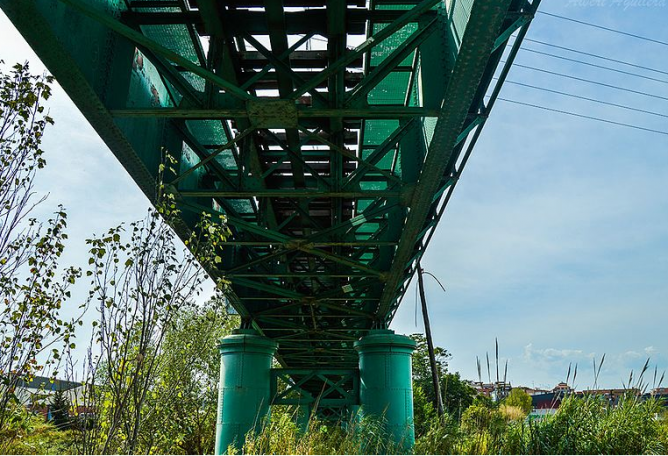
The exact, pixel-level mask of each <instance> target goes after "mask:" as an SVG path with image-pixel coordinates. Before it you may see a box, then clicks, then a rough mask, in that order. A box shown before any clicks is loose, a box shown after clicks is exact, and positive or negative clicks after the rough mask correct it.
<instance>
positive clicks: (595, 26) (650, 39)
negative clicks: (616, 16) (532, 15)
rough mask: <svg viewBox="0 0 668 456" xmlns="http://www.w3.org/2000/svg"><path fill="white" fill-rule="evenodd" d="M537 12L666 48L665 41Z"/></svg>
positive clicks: (666, 43)
mask: <svg viewBox="0 0 668 456" xmlns="http://www.w3.org/2000/svg"><path fill="white" fill-rule="evenodd" d="M538 12H539V13H540V14H544V15H546V16H550V17H554V18H557V19H562V20H564V21H570V22H575V23H576V24H580V25H586V26H588V27H594V28H597V29H600V30H605V31H607V32H613V33H618V34H620V35H625V36H630V37H632V38H637V39H639V40H644V41H649V42H650V43H656V44H660V45H662V46H668V42H666V41H661V40H656V39H654V38H648V37H646V36H641V35H636V34H635V33H629V32H624V31H621V30H617V29H613V28H609V27H604V26H602V25H598V24H592V23H591V22H585V21H581V20H578V19H573V18H571V17H566V16H560V15H558V14H554V13H548V12H546V11H538Z"/></svg>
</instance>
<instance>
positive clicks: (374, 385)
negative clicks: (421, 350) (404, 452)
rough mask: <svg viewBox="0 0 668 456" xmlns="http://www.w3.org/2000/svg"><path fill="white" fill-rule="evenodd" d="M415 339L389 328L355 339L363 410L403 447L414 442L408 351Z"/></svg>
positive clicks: (412, 348)
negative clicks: (379, 420) (377, 419)
mask: <svg viewBox="0 0 668 456" xmlns="http://www.w3.org/2000/svg"><path fill="white" fill-rule="evenodd" d="M415 347H416V343H415V341H414V340H413V339H411V338H410V337H406V336H402V335H399V334H395V333H394V331H392V330H389V329H385V330H383V329H381V330H374V331H371V332H369V334H368V335H367V336H365V337H363V338H362V339H360V340H359V341H357V342H355V350H357V352H358V353H359V365H360V400H361V403H362V413H363V414H365V415H370V416H375V417H376V418H381V419H382V420H383V422H384V423H385V426H386V430H387V432H388V433H390V434H391V435H392V436H393V437H394V440H395V442H396V443H397V444H398V445H399V446H400V447H401V448H403V449H410V448H412V447H413V444H414V443H415V428H414V426H413V381H412V376H411V372H412V371H411V354H412V353H413V351H414V350H415Z"/></svg>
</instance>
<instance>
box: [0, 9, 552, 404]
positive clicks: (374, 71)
mask: <svg viewBox="0 0 668 456" xmlns="http://www.w3.org/2000/svg"><path fill="white" fill-rule="evenodd" d="M538 2H539V0H533V1H528V0H476V1H473V0H448V1H446V2H443V1H442V0H423V1H416V0H85V1H84V0H21V1H15V0H0V6H1V7H2V9H3V10H4V11H5V12H6V14H8V16H9V17H10V19H11V20H12V21H13V22H14V24H15V25H16V26H17V27H18V28H19V30H20V31H21V33H22V34H23V35H24V36H25V38H26V39H27V40H28V42H29V43H30V44H31V46H32V47H33V48H34V49H35V50H36V52H37V54H38V55H39V56H40V57H41V58H42V60H43V61H44V62H45V64H46V65H47V67H48V68H49V69H50V71H51V72H52V73H53V74H54V75H55V76H56V78H57V79H58V81H59V83H60V84H61V85H62V86H63V87H64V89H65V90H66V91H67V93H68V94H69V95H70V97H71V98H72V99H73V100H74V102H75V103H76V104H77V106H78V107H79V108H80V109H81V111H82V112H83V114H84V115H85V116H86V118H87V119H88V121H89V122H90V123H91V124H92V125H93V127H94V128H95V129H96V130H97V132H98V133H99V134H100V135H101V137H102V138H103V139H104V140H105V141H106V143H107V144H108V145H109V147H110V148H111V150H112V151H113V152H114V154H115V155H116V156H117V157H118V159H119V160H120V162H121V163H122V164H123V166H124V167H125V168H126V169H127V171H128V172H129V173H130V174H131V176H132V177H133V179H134V180H135V181H136V182H137V184H138V185H139V187H140V188H141V189H142V190H143V191H144V193H145V194H146V195H147V196H148V197H149V198H151V199H152V200H153V199H154V197H155V186H156V179H157V176H158V169H159V166H160V163H161V160H162V157H161V150H168V151H170V153H172V154H175V155H176V156H177V158H178V160H179V164H178V172H177V173H176V174H175V175H173V176H171V177H170V178H169V179H168V180H169V182H168V184H169V185H168V187H169V189H170V191H172V192H173V193H174V194H175V195H176V196H177V200H178V204H179V207H180V209H181V210H182V211H183V220H184V222H185V224H186V226H189V227H193V226H194V224H195V222H196V220H197V217H198V214H200V213H201V212H202V211H204V212H208V213H211V214H217V215H221V216H224V217H225V218H226V220H227V223H228V225H229V227H230V229H231V231H232V236H231V238H230V240H229V242H228V243H227V244H226V246H225V247H224V248H223V249H222V251H221V257H222V259H223V261H222V264H223V270H222V271H211V272H212V273H213V274H214V275H218V276H221V275H222V276H224V277H225V278H226V279H227V280H229V281H230V282H231V289H232V292H231V293H230V295H229V299H230V302H231V304H232V305H233V306H234V308H235V309H236V310H237V311H238V313H239V314H240V315H241V317H242V319H243V321H244V325H245V326H246V327H251V326H252V327H253V328H255V329H257V330H258V331H260V332H261V333H262V334H263V335H265V336H267V337H269V338H271V339H273V340H275V341H277V342H278V343H279V350H278V359H279V361H280V362H281V364H282V365H283V366H284V367H285V368H289V369H295V372H301V371H299V369H314V368H319V367H321V368H322V369H330V370H332V369H334V370H335V369H341V370H342V372H348V370H350V369H356V368H357V354H356V353H355V351H354V350H353V342H354V341H355V340H357V339H359V338H360V337H361V336H363V335H364V334H366V332H367V331H369V330H370V329H372V328H386V327H387V326H388V325H389V323H390V322H391V320H392V318H393V316H394V313H395V311H396V309H397V306H398V304H399V302H400V301H401V298H402V296H403V295H404V293H405V291H406V287H407V285H408V282H409V281H410V279H411V277H412V275H413V274H414V272H415V264H416V262H417V261H418V260H419V259H420V257H421V256H422V254H423V253H424V250H425V248H426V247H427V245H428V244H429V241H430V239H431V238H432V235H433V233H434V229H435V228H436V225H437V223H438V222H439V220H440V218H441V216H442V214H443V211H444V209H445V206H446V204H447V202H448V200H449V198H450V195H451V194H452V191H453V189H454V187H455V185H456V182H457V180H458V179H459V177H460V175H461V172H462V169H463V168H464V166H465V164H466V161H467V159H468V157H469V154H470V153H471V150H472V149H473V146H474V145H475V143H476V140H477V139H478V136H479V134H480V131H481V129H482V127H483V125H484V124H485V122H486V120H487V117H488V115H489V112H490V110H491V108H492V106H493V105H494V102H495V100H496V97H497V95H498V93H499V90H500V87H501V84H502V83H503V81H504V79H505V77H506V75H507V73H508V70H509V68H510V66H511V64H512V61H513V59H514V57H515V54H516V53H517V51H518V49H519V46H520V44H521V42H522V38H523V37H524V35H525V33H526V32H527V28H528V26H529V23H530V21H531V19H532V18H533V15H534V13H535V11H536V8H537V7H538ZM511 38H514V40H512V39H511ZM509 43H510V44H509ZM504 56H505V61H502V58H504ZM286 372H289V371H286ZM314 375H315V374H314ZM303 378H306V377H305V376H303ZM313 378H316V379H317V375H315V376H314V377H313ZM347 378H348V377H346V379H347ZM311 380H312V378H311V377H309V378H306V380H304V381H303V382H302V383H303V384H304V385H308V382H309V381H311ZM346 381H348V380H346ZM349 381H351V382H352V381H353V380H352V377H351V379H350V380H349ZM315 383H318V382H315ZM315 383H314V384H315ZM318 384H319V383H318ZM314 388H316V387H315V386H314ZM336 390H337V388H335V387H333V389H332V391H334V392H336ZM314 392H315V393H317V391H312V393H314ZM342 394H343V395H345V394H344V393H342ZM332 400H333V401H334V402H333V403H335V402H336V398H334V399H332Z"/></svg>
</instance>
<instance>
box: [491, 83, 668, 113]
mask: <svg viewBox="0 0 668 456" xmlns="http://www.w3.org/2000/svg"><path fill="white" fill-rule="evenodd" d="M494 79H497V78H494ZM505 83H506V84H514V85H518V86H522V87H528V88H530V89H535V90H541V91H543V92H549V93H554V94H557V95H563V96H566V97H571V98H577V99H579V100H585V101H591V102H593V103H599V104H603V105H607V106H613V107H615V108H622V109H628V110H629V111H635V112H640V113H643V114H651V115H653V116H658V117H665V118H668V114H662V113H660V112H655V111H647V110H646V109H640V108H634V107H632V106H626V105H622V104H618V103H612V102H609V101H603V100H597V99H596V98H589V97H585V96H582V95H576V94H573V93H568V92H562V91H559V90H553V89H548V88H545V87H538V86H534V85H531V84H525V83H523V82H518V81H510V80H506V82H505Z"/></svg>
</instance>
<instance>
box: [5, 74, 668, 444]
mask: <svg viewBox="0 0 668 456" xmlns="http://www.w3.org/2000/svg"><path fill="white" fill-rule="evenodd" d="M51 82H52V79H51V78H50V77H48V76H34V75H31V74H30V72H29V69H28V66H27V65H17V66H15V67H13V69H12V70H10V71H9V73H3V72H2V69H1V68H0V162H1V164H2V167H1V168H0V349H1V350H0V453H6V454H68V453H80V454H120V453H122V454H135V453H141V454H149V453H150V454H153V453H162V454H208V453H211V452H212V451H213V444H214V434H215V420H216V407H217V388H216V385H217V382H218V375H219V368H220V365H219V356H218V353H216V350H215V346H216V341H217V340H218V339H220V338H221V337H223V336H224V335H226V334H229V333H230V331H231V330H232V329H233V328H235V327H238V324H239V322H238V321H237V320H236V319H235V317H232V316H229V315H228V314H227V313H226V311H225V305H224V301H223V299H222V298H221V297H220V296H216V297H214V299H211V300H209V301H208V302H206V303H205V304H201V303H198V295H199V293H200V292H201V285H202V282H203V281H204V280H205V279H206V275H205V274H204V272H203V270H202V268H201V264H205V265H207V267H208V269H209V270H213V269H215V268H216V267H217V265H218V264H219V263H220V262H221V259H220V258H219V257H218V256H217V255H216V246H217V244H218V243H221V242H224V240H225V237H226V235H227V231H226V229H225V226H224V223H221V222H222V221H221V220H211V219H210V218H208V217H206V216H203V217H202V220H201V222H200V224H199V225H198V229H197V230H195V231H194V232H193V233H191V235H190V237H188V238H187V241H186V244H187V247H186V248H181V247H179V244H178V243H177V241H176V237H175V235H174V231H173V229H172V226H173V225H175V223H176V220H177V216H178V212H177V211H176V205H175V204H174V201H173V197H172V196H171V195H170V194H169V192H166V191H164V190H165V189H164V188H162V187H159V188H158V196H157V198H156V199H157V200H158V202H159V204H158V206H157V207H158V209H157V210H155V211H150V212H149V213H148V214H147V216H146V218H144V219H143V220H139V221H136V222H134V223H130V224H127V225H125V224H124V225H120V226H117V227H114V228H111V229H110V230H108V231H107V232H106V233H104V234H103V235H101V236H93V237H92V238H91V239H89V240H88V241H87V243H88V246H89V253H90V256H89V260H88V264H87V265H86V266H84V267H82V268H79V267H63V266H62V265H61V264H60V263H59V259H60V258H61V256H62V253H63V251H64V249H65V244H66V240H67V234H66V231H65V229H66V226H67V225H66V218H67V214H66V212H65V210H64V209H63V208H61V207H58V208H55V215H54V217H53V218H52V219H51V220H48V221H46V222H40V221H38V220H36V219H33V218H31V217H30V215H31V211H32V209H33V208H34V206H35V205H36V204H39V203H41V202H43V201H44V200H43V199H41V200H40V199H39V198H37V197H36V196H34V190H33V180H34V178H35V176H36V175H37V173H38V171H39V169H41V168H43V167H44V166H45V164H46V161H45V159H44V151H43V150H42V149H41V140H42V138H43V135H44V132H45V129H46V127H47V126H48V125H50V124H51V123H53V120H52V119H51V118H50V117H48V116H47V115H46V112H45V109H44V107H43V105H42V104H43V102H44V101H46V100H47V99H48V98H49V95H50V88H49V84H50V83H51ZM173 166H174V162H173V160H172V159H170V157H169V155H167V154H165V156H164V164H163V166H161V173H173V172H174V171H173V169H172V168H173ZM33 199H36V201H33ZM82 280H83V281H85V280H87V281H88V289H89V294H88V297H87V299H86V300H85V302H83V303H76V302H72V298H71V294H70V287H71V285H73V284H75V283H81V281H82ZM218 285H219V288H221V289H222V288H224V284H223V283H219V284H218ZM67 307H69V309H68V310H69V312H68V313H69V314H70V315H73V314H74V315H77V316H75V317H72V318H69V319H66V318H64V317H63V316H62V314H63V313H64V312H63V310H64V309H65V308H67ZM73 311H74V312H73ZM83 312H86V313H87V315H88V317H91V315H92V318H88V320H87V321H91V322H92V323H91V328H90V334H91V337H90V340H89V341H87V344H86V343H84V342H82V341H81V340H79V341H78V342H75V341H76V336H77V335H78V334H80V333H81V329H82V328H83V326H84V320H83V319H82V318H81V315H82V313H83ZM413 337H414V339H415V340H416V342H417V345H418V349H417V351H416V353H415V355H414V357H413V365H414V378H413V385H414V401H415V403H414V405H415V423H414V425H415V431H416V444H415V448H414V452H415V453H416V454H592V453H603V454H641V453H642V454H661V453H665V452H666V451H667V450H668V419H667V417H666V413H665V412H664V410H665V409H664V407H663V404H661V403H659V401H658V400H656V399H649V400H641V398H640V397H639V396H638V395H629V396H626V397H624V398H623V399H622V400H621V401H620V402H619V404H617V405H616V406H614V407H613V406H611V405H610V404H609V403H608V402H607V401H606V400H604V399H603V398H600V397H596V396H594V395H590V396H583V397H579V396H570V397H567V398H566V399H565V400H564V401H563V402H562V404H561V406H560V408H559V410H558V411H557V413H556V414H554V415H551V416H547V417H544V418H541V419H531V418H530V417H529V416H528V414H529V412H530V411H531V399H530V398H529V397H528V396H527V395H526V393H524V392H522V391H520V390H513V391H512V392H511V393H510V394H509V396H508V397H507V398H505V399H504V400H503V401H500V402H498V403H497V402H494V401H492V400H490V399H489V398H486V397H483V396H479V395H477V394H476V391H475V390H474V389H473V388H472V387H471V386H469V385H468V384H467V383H466V382H465V381H463V380H462V379H461V378H460V376H459V374H458V373H456V372H449V371H448V359H449V356H450V355H449V353H448V352H447V351H446V350H444V349H442V348H439V347H436V350H435V352H436V358H437V359H436V361H437V363H436V365H437V369H438V371H439V378H440V383H441V394H442V396H443V397H442V399H443V404H444V408H445V413H444V414H443V415H440V416H439V414H438V413H437V411H436V409H435V407H434V403H435V399H436V392H435V391H434V387H433V384H432V381H431V373H430V364H429V360H428V355H427V347H426V340H425V339H424V337H423V336H421V335H414V336H413ZM75 343H78V344H79V345H80V346H86V347H87V349H86V353H87V356H86V359H85V360H76V358H77V356H75V355H74V353H75V352H74V350H75V349H76V345H75ZM41 372H48V373H49V375H51V376H55V375H58V376H59V377H63V376H65V377H67V378H68V379H69V380H72V381H77V382H81V384H82V385H83V386H82V388H81V389H80V391H79V393H78V394H77V395H75V396H73V395H70V394H67V393H64V394H63V393H57V394H55V395H53V396H51V397H50V398H49V399H48V400H47V399H44V400H43V401H42V402H43V403H42V404H37V405H38V406H39V405H47V401H48V402H49V405H50V409H51V420H50V421H49V422H47V421H45V419H44V418H43V417H42V415H40V414H39V413H37V412H38V410H37V409H30V408H28V407H26V406H25V405H24V403H23V402H22V401H21V399H20V398H19V397H18V395H17V388H18V387H19V386H20V384H21V383H22V382H27V381H30V380H31V379H32V378H34V376H35V375H38V374H39V373H41ZM38 408H39V407H38ZM295 417H296V410H294V409H292V408H289V407H284V408H278V407H276V408H275V409H274V410H273V411H272V417H271V419H270V420H268V421H267V422H266V423H265V425H264V426H263V428H262V430H261V431H260V432H258V433H257V434H252V435H249V436H248V437H247V439H246V440H245V442H244V443H243V445H242V448H239V449H236V450H235V451H237V452H239V453H243V454H265V453H272V454H273V453H277V454H374V453H386V454H394V453H397V452H398V451H399V447H397V446H394V445H393V444H392V443H391V439H388V438H387V436H386V435H385V434H384V432H383V425H382V424H383V423H382V417H360V416H355V417H351V419H350V420H349V421H348V422H345V423H332V422H327V421H320V420H318V419H317V418H315V417H312V418H311V420H310V421H309V422H308V425H307V426H306V428H303V427H301V425H298V424H297V422H296V421H297V420H296V419H295Z"/></svg>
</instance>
